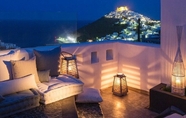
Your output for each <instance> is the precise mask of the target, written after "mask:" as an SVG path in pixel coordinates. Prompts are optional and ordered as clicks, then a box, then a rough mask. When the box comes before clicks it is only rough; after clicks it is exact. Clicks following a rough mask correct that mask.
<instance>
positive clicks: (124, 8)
mask: <svg viewBox="0 0 186 118" xmlns="http://www.w3.org/2000/svg"><path fill="white" fill-rule="evenodd" d="M128 10H129V9H128V7H127V6H124V7H117V9H116V11H117V12H122V11H128Z"/></svg>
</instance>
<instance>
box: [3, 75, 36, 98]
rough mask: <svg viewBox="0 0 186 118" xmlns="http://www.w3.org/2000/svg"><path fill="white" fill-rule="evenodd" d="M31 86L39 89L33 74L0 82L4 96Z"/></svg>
mask: <svg viewBox="0 0 186 118" xmlns="http://www.w3.org/2000/svg"><path fill="white" fill-rule="evenodd" d="M30 88H36V89H38V87H37V85H36V82H35V78H34V75H33V74H31V75H28V76H25V77H21V78H18V79H14V80H9V81H3V82H0V95H2V96H4V95H7V94H12V93H15V92H19V91H23V90H27V89H30Z"/></svg>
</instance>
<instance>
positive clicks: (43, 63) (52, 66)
mask: <svg viewBox="0 0 186 118" xmlns="http://www.w3.org/2000/svg"><path fill="white" fill-rule="evenodd" d="M33 52H34V55H35V56H36V65H37V69H38V71H45V70H50V76H58V75H59V74H60V73H59V64H60V53H61V47H56V48H54V49H52V50H47V51H39V50H35V49H34V50H33Z"/></svg>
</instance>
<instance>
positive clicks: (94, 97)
mask: <svg viewBox="0 0 186 118" xmlns="http://www.w3.org/2000/svg"><path fill="white" fill-rule="evenodd" d="M102 101H103V99H102V97H101V95H100V92H99V90H98V89H95V88H83V92H82V93H80V94H78V95H77V97H76V102H78V103H98V102H102Z"/></svg>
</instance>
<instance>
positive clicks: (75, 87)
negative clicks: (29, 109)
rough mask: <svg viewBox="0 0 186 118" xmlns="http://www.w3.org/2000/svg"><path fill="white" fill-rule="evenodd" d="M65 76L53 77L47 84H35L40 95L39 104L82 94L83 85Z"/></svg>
mask: <svg viewBox="0 0 186 118" xmlns="http://www.w3.org/2000/svg"><path fill="white" fill-rule="evenodd" d="M76 80H77V79H74V78H69V77H68V76H65V75H60V77H56V78H55V77H53V78H51V79H50V81H49V82H42V83H37V86H38V88H39V92H40V94H41V101H40V102H41V103H43V104H49V103H52V102H55V101H58V100H61V99H64V98H67V97H70V96H73V95H77V94H79V93H81V92H82V90H83V89H82V88H83V83H82V82H81V81H80V80H78V81H76Z"/></svg>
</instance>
